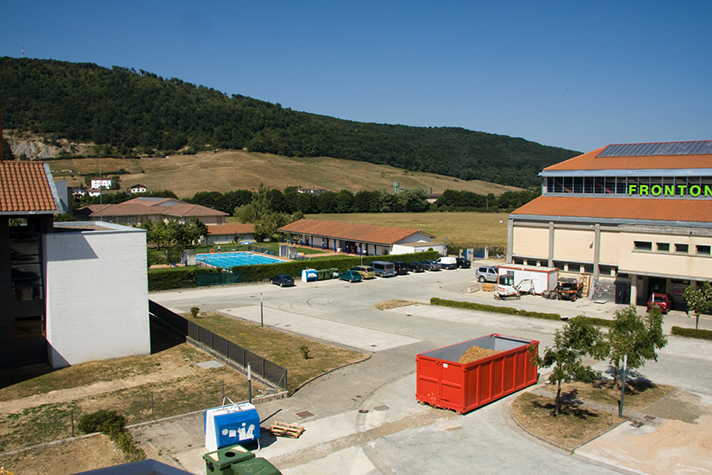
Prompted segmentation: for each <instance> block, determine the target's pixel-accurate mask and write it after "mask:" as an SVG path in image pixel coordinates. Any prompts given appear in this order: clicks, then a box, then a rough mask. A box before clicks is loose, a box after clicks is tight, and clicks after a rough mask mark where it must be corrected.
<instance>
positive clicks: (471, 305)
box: [430, 297, 561, 321]
mask: <svg viewBox="0 0 712 475" xmlns="http://www.w3.org/2000/svg"><path fill="white" fill-rule="evenodd" d="M430 305H442V306H444V307H454V308H464V309H468V310H479V311H480V312H491V313H504V314H507V315H518V316H520V317H532V318H542V319H544V320H559V321H560V320H561V315H559V314H558V313H542V312H531V311H529V310H517V309H516V308H512V307H498V306H496V305H485V304H481V303H475V302H460V301H457V300H444V299H439V298H437V297H433V298H431V299H430Z"/></svg>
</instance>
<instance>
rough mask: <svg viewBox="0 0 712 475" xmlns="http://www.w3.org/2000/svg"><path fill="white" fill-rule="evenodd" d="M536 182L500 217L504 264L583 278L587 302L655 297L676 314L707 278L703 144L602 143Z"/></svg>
mask: <svg viewBox="0 0 712 475" xmlns="http://www.w3.org/2000/svg"><path fill="white" fill-rule="evenodd" d="M540 176H541V177H542V196H540V197H538V198H536V199H535V200H533V201H531V202H529V203H527V204H525V205H524V206H522V207H521V208H518V209H517V210H515V211H514V212H512V213H511V215H510V217H509V228H508V246H507V262H508V263H518V264H528V265H538V266H547V267H558V268H559V269H561V270H563V271H565V272H569V273H571V274H591V275H592V278H593V280H594V282H595V283H597V284H596V286H595V288H594V293H593V294H594V295H593V297H594V298H596V297H597V296H596V291H598V294H599V295H598V297H600V298H604V299H605V298H608V299H615V301H616V302H618V303H633V304H638V305H644V304H645V303H646V302H647V300H648V298H649V297H650V295H651V294H652V293H653V292H662V293H668V294H671V295H673V297H674V300H675V304H676V307H677V308H685V303H684V299H683V298H682V291H683V290H684V289H685V288H686V287H688V286H689V285H691V284H692V285H694V284H695V283H696V282H698V283H699V282H702V281H707V280H711V279H712V265H710V264H712V140H708V141H697V142H670V143H642V144H615V145H608V146H606V147H602V148H600V149H597V150H593V151H591V152H588V153H584V154H582V155H579V156H577V157H574V158H571V159H569V160H566V161H564V162H561V163H558V164H556V165H552V166H550V167H547V168H545V169H544V170H543V171H542V172H541V173H540ZM605 289H608V291H605Z"/></svg>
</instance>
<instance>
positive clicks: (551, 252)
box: [546, 221, 554, 267]
mask: <svg viewBox="0 0 712 475" xmlns="http://www.w3.org/2000/svg"><path fill="white" fill-rule="evenodd" d="M546 265H547V266H548V267H554V222H553V221H549V262H548V263H547V264H546Z"/></svg>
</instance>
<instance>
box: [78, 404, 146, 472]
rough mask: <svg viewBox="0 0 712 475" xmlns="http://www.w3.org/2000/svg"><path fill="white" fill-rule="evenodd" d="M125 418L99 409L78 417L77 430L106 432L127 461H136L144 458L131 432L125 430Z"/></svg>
mask: <svg viewBox="0 0 712 475" xmlns="http://www.w3.org/2000/svg"><path fill="white" fill-rule="evenodd" d="M125 425H126V418H125V417H124V416H122V415H121V414H118V413H116V412H115V411H107V410H104V409H102V410H99V411H96V412H93V413H91V414H84V415H83V416H82V417H81V418H80V419H79V430H80V431H82V432H84V433H85V434H91V433H93V432H101V433H102V434H106V435H107V436H108V437H109V439H111V441H112V442H113V443H114V444H116V446H118V447H119V449H121V451H122V452H123V453H124V456H125V457H126V459H127V460H128V461H129V462H138V461H140V460H143V459H145V458H146V453H145V452H144V451H143V449H140V448H138V447H136V445H135V444H134V441H133V437H131V434H130V433H129V432H127V431H126V429H125Z"/></svg>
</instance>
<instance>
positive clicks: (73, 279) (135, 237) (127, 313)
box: [43, 222, 151, 368]
mask: <svg viewBox="0 0 712 475" xmlns="http://www.w3.org/2000/svg"><path fill="white" fill-rule="evenodd" d="M43 237H44V239H43V248H44V249H43V254H44V256H45V261H46V273H45V286H44V288H45V289H46V296H45V299H46V336H47V343H48V351H49V362H50V365H51V366H52V367H53V368H61V367H64V366H70V365H74V364H78V363H84V362H87V361H92V360H100V359H107V358H121V357H127V356H136V355H147V354H150V352H151V339H150V328H149V318H148V282H147V274H146V268H147V266H146V232H145V230H143V229H136V228H132V227H126V226H120V225H116V224H111V223H95V222H69V223H54V232H52V233H48V234H45V235H44V236H43Z"/></svg>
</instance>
